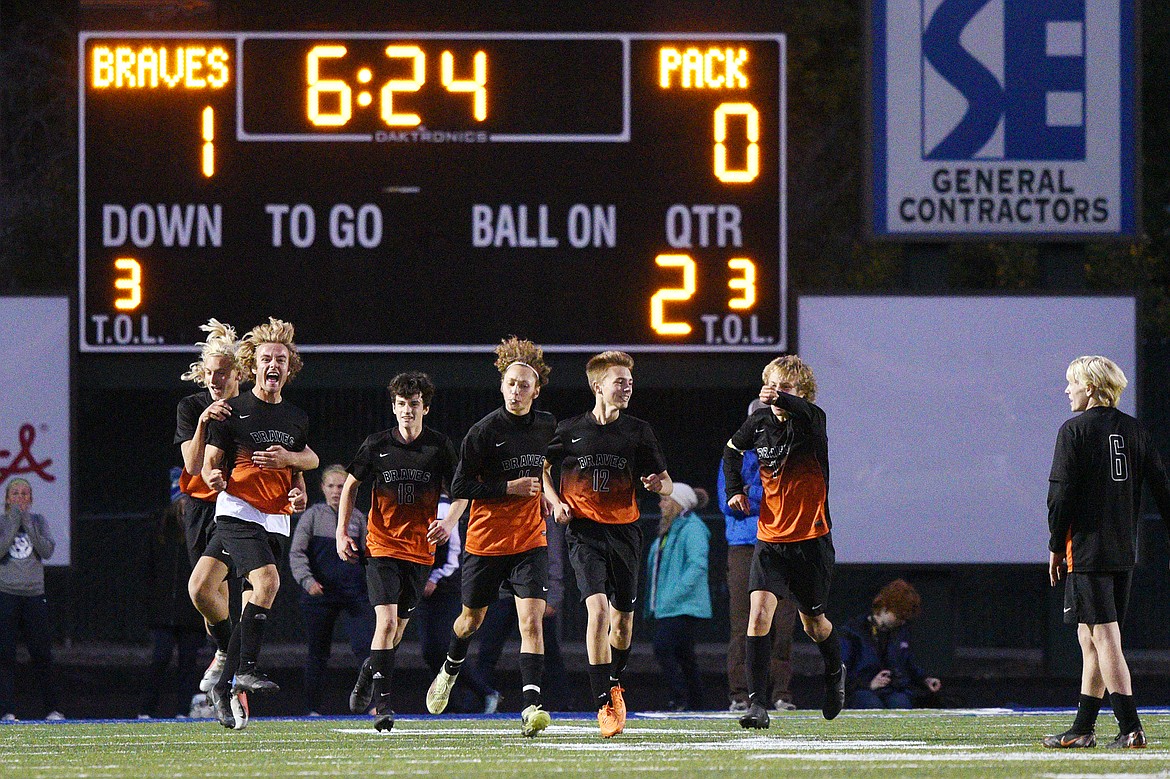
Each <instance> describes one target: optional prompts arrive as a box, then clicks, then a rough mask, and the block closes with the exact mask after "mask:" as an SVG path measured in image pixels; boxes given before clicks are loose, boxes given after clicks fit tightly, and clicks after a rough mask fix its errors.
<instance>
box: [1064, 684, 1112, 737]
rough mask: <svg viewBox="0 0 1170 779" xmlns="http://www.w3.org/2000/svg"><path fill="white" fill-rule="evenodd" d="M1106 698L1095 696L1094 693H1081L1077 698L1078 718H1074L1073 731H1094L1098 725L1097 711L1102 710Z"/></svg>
mask: <svg viewBox="0 0 1170 779" xmlns="http://www.w3.org/2000/svg"><path fill="white" fill-rule="evenodd" d="M1104 702H1105V699H1104V698H1094V697H1093V696H1092V695H1085V694H1084V693H1082V694H1081V697H1080V698H1079V699H1078V700H1077V718H1076V719H1075V720H1073V725H1072V728H1071V730H1072V732H1073V733H1092V732H1093V730H1094V729H1095V728H1096V727H1097V713H1098V712H1099V711H1101V704H1102V703H1104Z"/></svg>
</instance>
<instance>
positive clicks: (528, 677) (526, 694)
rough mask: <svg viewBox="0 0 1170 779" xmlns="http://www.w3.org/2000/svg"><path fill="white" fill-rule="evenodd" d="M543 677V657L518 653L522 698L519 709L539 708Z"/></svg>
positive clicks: (529, 653) (530, 653) (528, 653)
mask: <svg viewBox="0 0 1170 779" xmlns="http://www.w3.org/2000/svg"><path fill="white" fill-rule="evenodd" d="M543 677H544V655H542V654H536V653H535V652H521V653H520V685H521V687H522V689H521V695H522V696H523V699H522V702H521V704H520V706H521V708H528V707H529V706H534V705H535V706H539V705H541V703H540V684H541V681H542V679H543Z"/></svg>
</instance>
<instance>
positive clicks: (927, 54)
mask: <svg viewBox="0 0 1170 779" xmlns="http://www.w3.org/2000/svg"><path fill="white" fill-rule="evenodd" d="M872 8H873V16H872V18H871V20H870V21H871V34H872V52H873V55H872V61H871V63H870V67H871V76H872V78H871V82H872V88H873V115H872V154H873V170H872V173H871V175H872V195H873V212H872V219H873V226H874V232H875V233H876V234H879V235H882V234H884V235H891V236H899V235H900V236H914V235H919V236H923V237H926V236H931V237H933V236H947V235H976V236H978V235H988V236H997V235H1013V234H1015V235H1033V236H1076V235H1085V236H1092V235H1103V234H1113V235H1132V234H1134V233H1135V232H1136V225H1135V209H1136V203H1135V200H1136V198H1135V178H1134V165H1135V158H1136V157H1135V149H1134V143H1135V140H1134V139H1135V128H1134V122H1135V116H1136V106H1135V101H1136V88H1135V68H1136V55H1135V49H1134V8H1133V3H1132V0H1092V2H1088V0H874V1H873V4H872Z"/></svg>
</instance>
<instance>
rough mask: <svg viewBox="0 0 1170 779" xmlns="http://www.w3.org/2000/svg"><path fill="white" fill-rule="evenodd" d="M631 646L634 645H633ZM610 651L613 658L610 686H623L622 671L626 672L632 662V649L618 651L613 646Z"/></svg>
mask: <svg viewBox="0 0 1170 779" xmlns="http://www.w3.org/2000/svg"><path fill="white" fill-rule="evenodd" d="M631 646H633V645H632V644H631ZM609 651H610V654H611V655H612V656H613V670H611V671H610V672H609V681H610V684H611V686H621V683H622V671H624V670H626V663H627V662H629V660H630V647H626V648H625V649H618V648H617V647H616V646H613V645H612V644H611V645H610V647H609Z"/></svg>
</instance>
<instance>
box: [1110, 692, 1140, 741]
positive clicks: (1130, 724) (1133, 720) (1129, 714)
mask: <svg viewBox="0 0 1170 779" xmlns="http://www.w3.org/2000/svg"><path fill="white" fill-rule="evenodd" d="M1109 702H1110V703H1112V704H1113V716H1115V717H1117V724H1118V725H1120V726H1121V732H1122V733H1133V732H1134V731H1135V730H1140V729H1141V727H1142V721H1141V720H1140V719H1139V718H1138V713H1137V704H1135V703H1134V702H1133V696H1132V695H1122V694H1121V693H1119V692H1111V693H1109Z"/></svg>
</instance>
